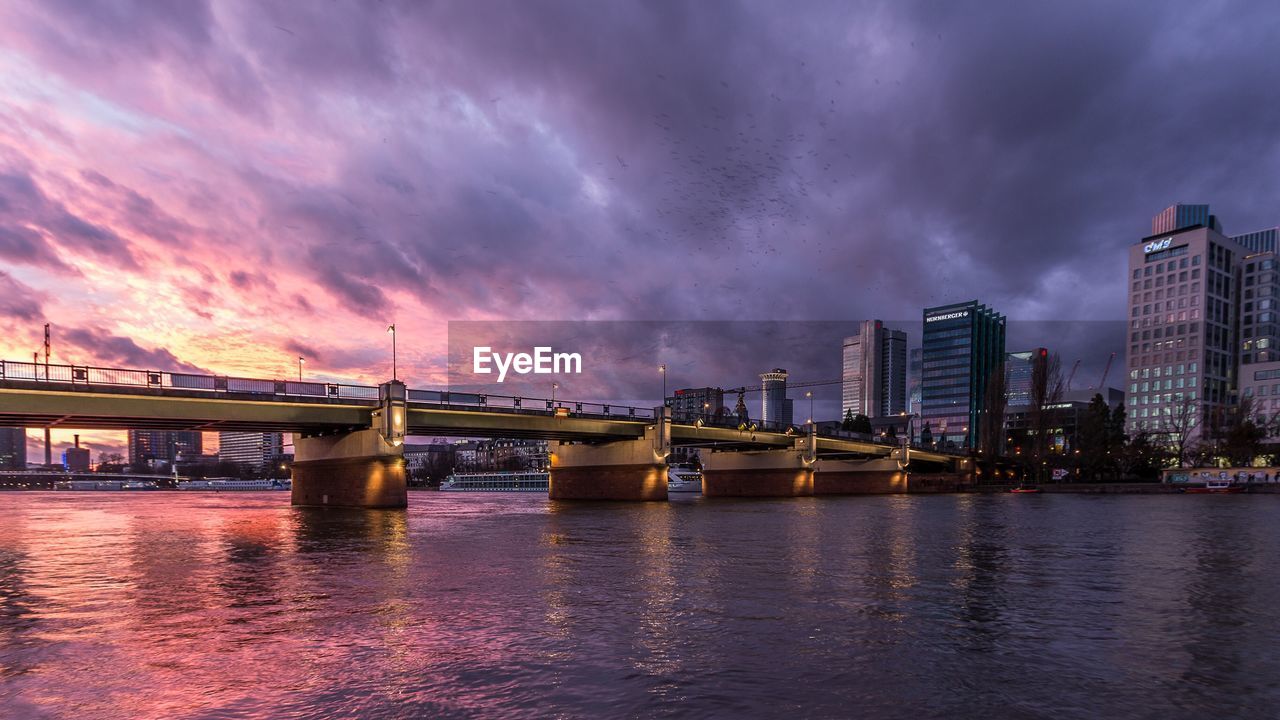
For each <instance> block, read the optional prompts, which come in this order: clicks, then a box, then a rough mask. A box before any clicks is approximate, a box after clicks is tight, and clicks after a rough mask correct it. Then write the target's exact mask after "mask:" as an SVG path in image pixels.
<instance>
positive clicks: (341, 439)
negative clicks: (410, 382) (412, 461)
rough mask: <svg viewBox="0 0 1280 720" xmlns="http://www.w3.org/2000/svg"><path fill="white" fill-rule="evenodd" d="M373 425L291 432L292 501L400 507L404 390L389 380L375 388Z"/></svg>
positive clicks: (404, 491) (403, 498) (403, 501)
mask: <svg viewBox="0 0 1280 720" xmlns="http://www.w3.org/2000/svg"><path fill="white" fill-rule="evenodd" d="M378 392H379V398H380V401H381V403H382V406H381V407H379V408H378V409H377V410H375V411H374V413H373V423H372V424H373V427H371V428H369V429H367V430H355V431H352V432H349V433H345V434H340V435H325V436H320V437H302V436H300V435H294V438H293V453H294V456H293V492H292V497H291V498H290V500H291V501H292V503H293V504H294V505H321V506H330V507H348V508H403V507H408V505H409V490H408V484H407V483H406V482H405V480H406V478H405V467H404V436H405V430H406V424H407V423H406V410H407V407H406V404H407V403H406V400H407V397H408V396H407V392H406V390H405V386H404V383H402V382H399V381H397V380H392V381H391V382H388V383H383V384H382V385H381V386H380V387H379V388H378Z"/></svg>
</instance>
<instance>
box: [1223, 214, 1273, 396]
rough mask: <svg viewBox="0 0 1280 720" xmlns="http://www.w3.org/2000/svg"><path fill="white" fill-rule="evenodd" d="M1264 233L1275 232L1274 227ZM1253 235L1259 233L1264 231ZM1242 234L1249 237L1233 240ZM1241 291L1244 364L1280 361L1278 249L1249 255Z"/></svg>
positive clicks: (1253, 234) (1242, 276)
mask: <svg viewBox="0 0 1280 720" xmlns="http://www.w3.org/2000/svg"><path fill="white" fill-rule="evenodd" d="M1263 232H1264V233H1266V232H1270V233H1271V234H1272V235H1273V236H1274V234H1275V231H1274V230H1271V231H1263ZM1249 235H1251V236H1258V235H1260V233H1250V234H1249ZM1240 237H1248V236H1237V237H1235V238H1232V239H1233V240H1235V239H1238V238H1240ZM1272 245H1274V237H1273V241H1272ZM1240 292H1241V296H1240V301H1239V302H1240V364H1241V365H1251V364H1253V363H1265V362H1272V361H1275V360H1280V326H1278V323H1277V320H1276V303H1277V302H1280V268H1277V267H1276V253H1275V251H1272V250H1268V251H1266V252H1260V253H1256V254H1253V255H1247V256H1245V258H1244V261H1243V262H1242V263H1241V272H1240ZM1243 375H1244V371H1243V369H1242V370H1241V376H1243ZM1241 383H1242V384H1243V380H1241Z"/></svg>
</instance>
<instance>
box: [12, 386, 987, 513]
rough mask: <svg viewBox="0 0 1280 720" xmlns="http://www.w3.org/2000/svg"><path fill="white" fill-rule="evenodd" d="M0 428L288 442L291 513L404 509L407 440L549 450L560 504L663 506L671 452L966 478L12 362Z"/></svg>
mask: <svg viewBox="0 0 1280 720" xmlns="http://www.w3.org/2000/svg"><path fill="white" fill-rule="evenodd" d="M0 425H4V426H19V427H42V428H43V427H51V428H52V427H58V428H68V429H73V428H74V429H118V430H124V429H156V430H191V431H224V430H231V431H247V432H288V433H292V434H294V435H295V440H294V447H295V463H294V466H293V467H294V491H293V501H294V502H295V504H321V505H357V506H366V507H367V506H375V507H387V506H390V507H402V506H404V504H405V503H406V502H407V492H406V490H405V477H404V462H403V439H404V437H405V436H407V435H447V436H459V437H510V438H536V439H544V440H549V441H556V442H555V443H553V446H552V455H551V461H552V470H551V491H550V492H551V496H552V497H559V498H565V499H572V498H601V499H663V498H665V497H666V470H665V468H666V458H667V456H668V454H669V452H670V448H671V447H672V446H676V445H683V446H696V447H701V448H706V449H708V450H709V452H707V453H703V455H704V457H705V458H706V461H705V463H704V464H705V468H704V488H705V489H706V492H707V494H708V495H717V494H719V495H806V494H812V493H814V492H821V489H822V488H823V487H824V485H825V486H829V487H828V489H830V490H831V491H832V492H835V491H837V490H838V489H839V488H838V487H837V486H839V487H843V488H845V489H849V488H851V487H852V486H851V485H850V481H851V479H856V480H858V482H863V481H866V480H868V479H870V478H872V477H873V473H874V476H875V477H881V478H887V483H888V484H887V485H885V483H884V482H881V483H880V485H878V486H876V487H879V486H884V487H885V489H886V491H895V490H906V489H909V486H910V473H911V472H912V471H921V470H923V471H926V472H928V473H930V474H937V473H952V474H954V473H955V472H956V471H957V470H959V471H961V472H964V471H965V470H966V469H967V468H966V467H965V465H966V462H967V461H966V460H965V459H964V458H960V457H957V456H953V455H947V454H943V453H938V452H934V451H930V450H925V449H919V448H908V447H905V446H901V445H895V444H885V443H877V442H869V441H867V440H864V439H860V438H856V437H849V436H825V435H817V434H816V433H814V432H812V426H808V427H806V426H799V427H794V426H793V427H760V426H759V424H756V423H752V424H742V423H737V422H736V421H734V420H725V419H717V418H714V417H707V418H699V419H698V420H697V421H695V422H673V421H672V420H671V418H670V415H669V410H668V409H667V408H661V407H659V408H644V407H637V406H632V405H620V404H617V403H598V402H581V401H570V400H554V401H553V400H549V399H546V398H527V397H515V396H504V395H493V394H480V393H459V392H449V391H447V390H419V389H409V388H406V387H405V386H404V384H403V383H399V382H397V381H391V382H388V383H384V384H382V385H380V386H367V385H353V384H342V383H326V382H305V381H302V382H294V381H286V380H263V379H256V378H237V377H226V376H216V375H201V374H191V373H173V372H164V371H153V370H129V369H115V368H98V367H92V366H76V365H46V364H42V363H32V362H12V361H0ZM824 467H825V468H827V469H826V470H825V471H824ZM824 478H826V480H827V481H829V482H824ZM837 479H839V482H838V483H837V482H836V480H837ZM854 484H855V485H856V484H857V483H854ZM864 484H865V483H864ZM873 485H874V483H873Z"/></svg>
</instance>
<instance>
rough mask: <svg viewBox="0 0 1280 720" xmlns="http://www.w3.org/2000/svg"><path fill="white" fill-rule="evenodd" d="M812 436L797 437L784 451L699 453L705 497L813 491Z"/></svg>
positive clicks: (814, 442)
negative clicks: (792, 444) (792, 445)
mask: <svg viewBox="0 0 1280 720" xmlns="http://www.w3.org/2000/svg"><path fill="white" fill-rule="evenodd" d="M815 448H816V438H815V436H814V435H813V434H812V433H810V434H809V435H808V436H806V437H801V438H797V439H796V442H795V447H792V448H788V449H785V450H757V451H744V452H734V451H720V452H714V451H713V452H709V453H703V456H702V458H703V459H702V494H703V495H704V496H705V497H802V496H807V495H812V494H813V463H814V458H815V455H814V451H815Z"/></svg>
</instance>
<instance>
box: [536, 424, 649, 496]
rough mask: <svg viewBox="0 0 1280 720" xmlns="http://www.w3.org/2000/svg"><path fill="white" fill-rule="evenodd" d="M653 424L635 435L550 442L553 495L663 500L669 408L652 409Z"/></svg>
mask: <svg viewBox="0 0 1280 720" xmlns="http://www.w3.org/2000/svg"><path fill="white" fill-rule="evenodd" d="M653 413H654V417H655V419H654V423H653V424H652V425H649V426H647V427H646V428H645V432H644V436H643V437H640V438H636V439H634V440H613V441H608V442H602V443H573V442H565V441H562V442H560V443H559V444H557V445H555V446H553V447H552V451H551V481H550V489H549V490H548V492H547V494H548V496H549V497H550V498H551V499H552V500H666V499H667V456H668V455H670V454H671V408H668V407H660V408H654V409H653Z"/></svg>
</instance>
